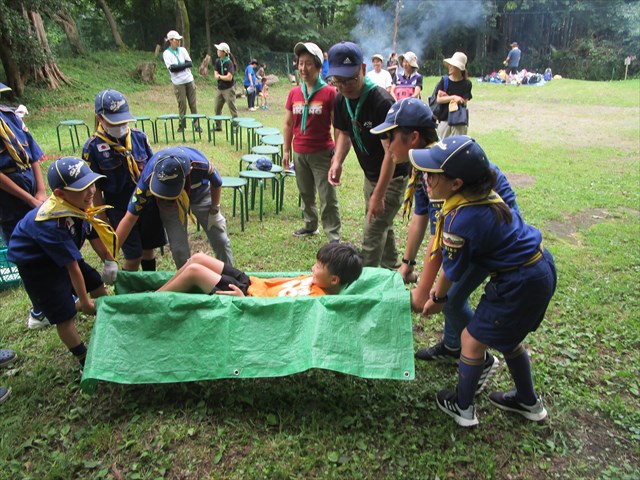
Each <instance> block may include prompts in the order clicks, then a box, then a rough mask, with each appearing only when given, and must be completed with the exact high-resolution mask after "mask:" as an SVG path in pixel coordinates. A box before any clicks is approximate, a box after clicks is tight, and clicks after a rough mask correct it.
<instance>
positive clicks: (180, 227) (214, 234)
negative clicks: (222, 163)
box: [116, 147, 233, 268]
mask: <svg viewBox="0 0 640 480" xmlns="http://www.w3.org/2000/svg"><path fill="white" fill-rule="evenodd" d="M221 190H222V178H221V177H220V174H219V173H218V170H217V169H216V168H215V167H214V166H213V165H212V164H211V163H210V162H209V160H207V157H205V156H204V154H203V153H202V152H200V151H199V150H196V149H195V148H190V147H170V148H165V149H163V150H159V151H158V152H157V153H156V154H155V155H154V156H153V157H151V159H150V160H149V161H148V162H147V165H146V167H144V170H143V171H142V173H141V174H140V180H139V181H138V185H137V187H136V189H135V191H134V193H133V195H132V196H131V200H130V201H129V205H128V207H127V213H126V214H125V216H124V218H123V219H122V221H121V222H120V224H119V225H118V228H117V230H116V233H117V234H118V240H119V242H120V245H122V244H123V242H125V241H126V239H127V237H128V236H129V233H130V232H131V229H132V228H133V226H134V225H135V223H136V222H137V220H138V217H139V216H140V214H141V213H142V212H143V211H144V210H145V209H146V208H148V207H149V204H153V203H156V202H157V204H158V208H159V210H160V218H161V219H162V223H163V224H164V228H165V230H166V231H167V236H168V237H169V248H170V249H171V255H172V256H173V261H174V262H175V264H176V267H177V268H180V267H182V265H184V264H185V263H186V262H187V260H188V259H189V257H190V256H191V249H190V247H189V235H188V232H187V226H188V220H189V215H190V212H192V213H193V214H194V215H195V217H196V219H197V220H198V222H199V223H200V225H202V228H203V230H204V231H205V233H206V234H207V237H208V238H209V244H210V245H211V247H212V248H213V251H214V252H215V254H216V257H217V258H218V259H219V260H221V261H222V262H224V263H227V264H229V265H233V254H232V253H231V245H230V242H229V237H228V236H227V221H226V219H225V218H224V217H223V216H222V213H220V193H221Z"/></svg>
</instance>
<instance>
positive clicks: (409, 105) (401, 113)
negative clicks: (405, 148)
mask: <svg viewBox="0 0 640 480" xmlns="http://www.w3.org/2000/svg"><path fill="white" fill-rule="evenodd" d="M396 127H412V128H433V129H434V130H435V129H436V128H437V127H436V124H435V122H434V121H433V112H432V111H431V109H430V108H429V105H427V104H426V103H424V102H423V101H422V100H419V99H417V98H403V99H402V100H398V101H397V102H396V103H394V104H393V105H391V108H390V109H389V112H387V118H385V119H384V123H381V124H380V125H378V126H377V127H373V128H372V129H371V133H373V134H374V135H379V134H381V133H385V132H388V131H389V130H393V129H394V128H396Z"/></svg>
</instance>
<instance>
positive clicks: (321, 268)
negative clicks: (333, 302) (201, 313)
mask: <svg viewBox="0 0 640 480" xmlns="http://www.w3.org/2000/svg"><path fill="white" fill-rule="evenodd" d="M312 272H313V273H312V274H311V275H301V276H299V277H295V278H258V277H253V276H252V277H249V276H247V275H246V274H245V273H244V272H241V271H240V270H238V269H236V268H233V267H232V266H230V265H227V264H225V263H223V262H221V261H220V260H218V259H216V258H213V257H210V256H208V255H206V254H204V253H196V254H195V255H194V256H192V257H191V258H190V259H189V261H188V262H187V263H186V264H185V265H184V266H183V267H182V268H180V270H178V271H177V272H176V274H175V275H174V276H173V277H172V278H171V280H169V281H168V282H167V283H165V284H164V285H163V286H162V287H160V288H159V289H158V291H159V292H190V291H193V290H199V291H200V292H202V293H206V294H208V295H212V294H214V293H218V294H223V295H234V296H237V297H244V296H250V297H300V296H320V295H333V294H336V293H339V292H340V290H341V289H342V288H343V287H346V286H347V285H349V284H350V283H352V282H355V281H356V280H357V279H358V277H360V274H361V273H362V257H361V256H360V254H359V253H358V252H357V251H356V249H355V248H353V247H352V246H351V245H348V244H345V243H328V244H326V245H325V246H323V247H322V248H320V250H318V253H317V254H316V263H315V265H314V266H313V268H312Z"/></svg>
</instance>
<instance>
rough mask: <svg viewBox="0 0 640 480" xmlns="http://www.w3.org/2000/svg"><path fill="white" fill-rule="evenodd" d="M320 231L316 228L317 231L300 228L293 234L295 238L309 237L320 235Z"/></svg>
mask: <svg viewBox="0 0 640 480" xmlns="http://www.w3.org/2000/svg"><path fill="white" fill-rule="evenodd" d="M318 233H320V232H318V229H317V228H316V229H315V230H309V229H307V228H299V229H298V230H296V231H295V232H293V236H294V237H308V236H310V235H318Z"/></svg>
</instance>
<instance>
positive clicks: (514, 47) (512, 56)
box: [503, 42, 522, 75]
mask: <svg viewBox="0 0 640 480" xmlns="http://www.w3.org/2000/svg"><path fill="white" fill-rule="evenodd" d="M520 57H522V52H521V51H520V49H519V48H518V42H513V43H512V44H511V50H509V54H508V55H507V58H505V59H504V62H503V63H504V64H505V66H506V67H507V73H508V74H510V75H515V74H517V73H518V65H520Z"/></svg>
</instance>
